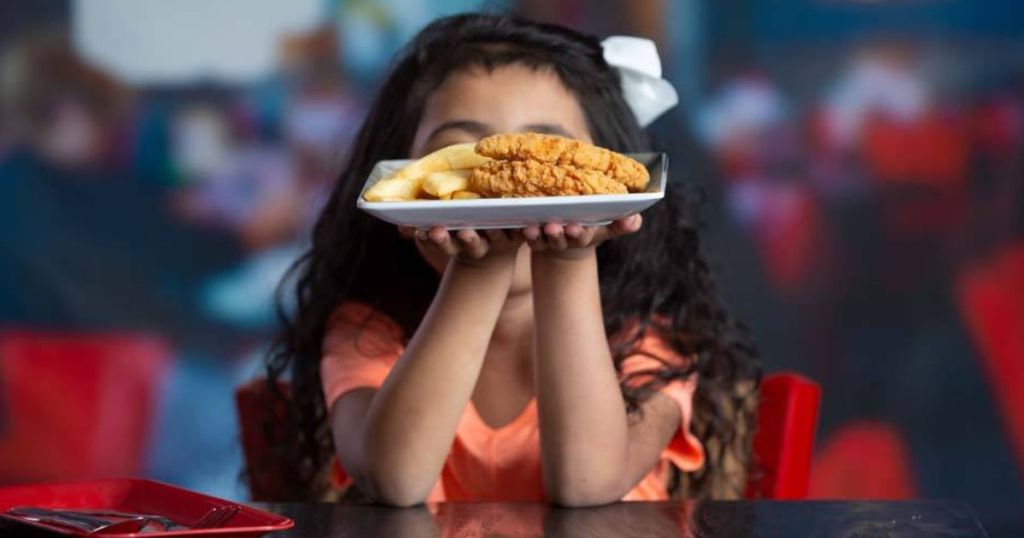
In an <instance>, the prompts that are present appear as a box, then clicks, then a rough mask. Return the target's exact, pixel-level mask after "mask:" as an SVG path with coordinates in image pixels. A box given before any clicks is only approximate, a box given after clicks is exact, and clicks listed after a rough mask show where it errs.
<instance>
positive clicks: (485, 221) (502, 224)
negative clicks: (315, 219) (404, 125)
mask: <svg viewBox="0 0 1024 538" xmlns="http://www.w3.org/2000/svg"><path fill="white" fill-rule="evenodd" d="M627 155H628V156H629V157H632V158H634V159H636V160H637V161H639V162H640V163H642V164H644V165H645V166H647V171H648V172H650V174H651V181H650V183H648V185H647V190H645V191H644V192H637V193H630V194H589V195H581V196H545V197H537V198H480V199H473V200H414V201H410V202H367V201H366V200H364V199H363V195H362V193H360V194H359V202H358V203H357V204H356V205H357V206H358V207H359V209H362V210H363V211H366V212H367V213H369V214H371V215H373V216H375V217H377V218H379V219H381V220H384V221H387V222H390V223H392V224H399V225H402V226H413V227H416V228H429V227H432V226H441V227H443V228H448V229H449V230H458V229H462V228H476V229H487V228H523V227H525V226H529V225H532V224H543V223H545V222H559V223H564V224H569V223H577V224H588V225H604V224H608V223H609V222H611V221H613V220H615V219H618V218H622V217H625V216H628V215H631V214H633V213H639V212H641V211H643V210H644V209H647V208H648V207H650V206H652V205H654V204H655V203H657V202H658V201H659V200H661V199H662V198H664V197H665V183H666V182H667V181H668V155H666V154H664V153H628V154H627ZM411 162H413V161H410V160H396V161H381V162H379V163H377V165H376V166H374V167H373V171H372V172H371V173H370V177H369V178H367V180H366V184H365V185H363V191H362V192H366V189H367V188H369V187H370V186H372V185H373V184H374V183H376V182H377V181H379V180H380V179H381V178H382V177H385V176H387V175H388V174H391V173H392V172H394V171H395V170H398V169H399V168H402V167H403V166H405V165H407V164H409V163H411Z"/></svg>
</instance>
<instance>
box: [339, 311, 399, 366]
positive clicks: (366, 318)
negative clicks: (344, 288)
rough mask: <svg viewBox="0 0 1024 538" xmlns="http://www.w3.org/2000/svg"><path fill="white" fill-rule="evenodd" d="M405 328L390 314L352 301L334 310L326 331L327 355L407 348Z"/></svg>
mask: <svg viewBox="0 0 1024 538" xmlns="http://www.w3.org/2000/svg"><path fill="white" fill-rule="evenodd" d="M404 343H405V336H404V331H403V330H402V328H401V326H399V325H398V323H397V322H395V320H393V319H392V318H391V317H390V316H388V315H387V314H385V313H383V312H381V311H380V310H377V309H375V308H373V307H371V306H369V305H367V304H364V303H360V302H355V301H348V302H344V303H342V304H340V305H339V306H338V307H337V308H335V309H334V312H333V313H332V314H331V316H330V318H328V320H327V326H326V328H325V331H324V352H325V354H326V353H329V352H330V351H331V350H333V349H339V348H341V349H350V348H352V347H353V346H354V347H355V348H357V349H359V350H363V351H365V350H368V349H369V350H375V351H376V352H375V353H373V354H378V353H379V352H381V350H387V351H388V352H392V351H394V349H395V348H400V347H402V346H404Z"/></svg>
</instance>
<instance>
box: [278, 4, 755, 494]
mask: <svg viewBox="0 0 1024 538" xmlns="http://www.w3.org/2000/svg"><path fill="white" fill-rule="evenodd" d="M509 64H518V65H525V66H528V67H531V68H536V69H550V70H551V71H553V72H554V73H555V74H557V76H558V77H559V78H560V79H561V81H562V83H563V84H565V86H566V87H567V88H568V89H569V90H571V91H572V93H573V94H574V95H575V96H576V98H577V99H578V100H579V103H580V104H581V106H582V109H583V110H584V112H585V114H586V119H587V122H588V127H589V129H590V132H591V134H592V137H593V140H594V143H595V144H597V145H599V146H603V147H607V148H611V149H614V150H617V151H621V152H640V151H647V150H648V141H647V137H646V136H645V134H644V132H643V131H642V130H641V128H640V126H639V125H638V124H637V121H636V119H635V118H634V116H633V115H632V112H631V111H630V109H629V107H628V106H627V104H626V102H625V101H624V99H623V95H622V91H621V89H620V80H619V75H618V73H617V71H615V70H614V69H612V68H610V67H609V65H608V64H607V63H606V62H605V60H604V59H603V56H602V49H601V45H600V42H599V41H598V40H597V39H596V38H595V37H592V36H589V35H584V34H581V33H578V32H575V31H573V30H570V29H567V28H564V27H561V26H556V25H550V24H539V23H534V22H530V21H525V20H520V19H516V18H512V17H507V16H498V15H482V14H467V15H458V16H454V17H448V18H444V19H439V20H437V21H435V22H433V23H432V24H430V25H429V26H427V27H426V28H425V29H423V30H422V31H421V32H420V33H419V35H417V36H416V37H415V38H414V39H413V40H412V41H411V42H410V43H409V45H408V46H407V47H406V48H405V49H404V50H403V51H402V52H401V53H400V54H399V56H398V58H397V60H396V61H395V63H394V64H393V67H392V69H391V71H390V73H389V74H388V75H387V77H386V78H385V79H384V81H383V84H382V86H381V87H380V90H379V92H378V94H377V97H376V99H375V101H374V102H373V104H372V106H371V108H370V110H369V114H368V115H367V117H366V119H365V121H364V123H363V125H362V128H361V129H360V131H359V134H358V137H357V138H356V141H355V144H354V147H353V148H352V151H351V153H350V157H349V160H348V162H347V165H346V166H345V168H344V170H343V171H342V172H341V175H340V177H339V178H338V181H337V183H336V184H335V186H334V189H333V192H332V193H331V195H330V199H329V200H328V202H327V204H326V206H325V208H324V210H323V213H322V214H321V215H320V218H319V220H318V221H317V223H316V227H315V229H314V232H313V238H312V245H311V246H310V248H309V249H308V250H307V251H306V252H305V254H304V255H303V256H302V257H301V259H300V260H299V261H298V262H296V265H295V266H294V267H293V269H292V271H293V273H294V274H293V276H294V277H296V278H295V280H294V282H295V289H294V293H295V298H296V303H297V307H296V310H295V312H294V314H293V315H290V316H286V315H283V316H282V317H283V323H284V328H283V331H282V332H281V335H280V337H279V339H278V340H277V342H276V345H275V346H274V348H273V349H272V351H271V353H270V355H269V358H268V362H267V374H268V382H269V387H270V390H276V387H277V386H278V382H279V381H280V380H283V379H284V378H286V377H290V383H291V387H290V389H291V390H290V391H289V392H290V395H289V397H288V398H287V408H288V413H287V418H286V420H284V421H276V422H275V423H274V424H273V425H272V426H273V428H274V430H275V434H274V435H273V438H274V439H276V440H278V441H277V442H279V441H280V440H284V441H286V442H284V443H283V444H281V445H280V446H279V447H278V448H279V450H280V453H279V454H278V458H280V459H279V461H278V462H276V463H277V464H280V466H281V467H283V468H284V469H285V471H286V472H285V473H284V474H285V475H286V487H287V489H288V491H286V492H282V497H284V498H290V499H293V500H298V499H316V498H322V497H323V496H324V493H325V488H326V487H327V481H326V479H325V472H324V470H325V469H326V468H328V467H329V465H328V464H329V462H330V461H331V458H332V456H333V445H332V441H331V435H330V432H329V426H328V424H327V420H326V418H327V413H328V410H327V408H326V406H325V402H324V396H323V391H322V389H321V380H320V368H319V365H320V359H321V344H322V342H323V339H324V335H325V331H326V324H327V320H328V318H329V316H330V315H331V314H332V312H333V311H334V310H335V309H336V308H337V307H338V306H339V305H341V304H342V303H345V302H349V301H355V302H360V303H364V304H366V305H369V306H371V307H373V308H374V309H376V310H377V311H379V312H381V313H384V314H386V315H387V316H389V317H390V318H392V319H393V320H394V321H396V322H397V323H398V324H399V325H400V326H401V327H402V328H403V329H404V333H405V335H406V336H407V337H411V335H412V334H413V333H414V332H415V330H416V327H417V326H418V324H419V323H420V320H421V319H422V317H423V316H424V313H425V312H426V310H427V307H428V305H429V304H430V302H431V300H432V298H433V296H434V294H435V292H436V290H437V286H438V282H439V277H438V275H437V273H436V272H435V271H434V270H433V269H431V268H430V267H429V266H428V265H427V263H426V262H425V261H424V260H423V259H422V258H421V256H420V255H419V253H418V251H417V250H416V248H415V246H414V245H413V244H412V242H411V241H408V240H405V239H403V238H402V237H400V236H399V233H398V231H397V229H396V228H395V226H393V225H390V224H387V223H385V222H382V221H380V220H377V219H375V218H372V217H370V216H369V215H367V214H366V213H363V212H361V211H357V210H356V201H357V198H358V196H359V193H360V188H361V186H362V181H363V179H364V178H365V177H366V176H367V175H368V174H369V172H370V170H371V168H372V167H373V165H374V163H376V162H377V161H379V160H382V159H395V158H406V157H408V155H409V152H410V147H411V145H412V140H413V135H414V132H415V129H416V127H417V124H418V123H419V120H420V118H421V116H422V113H423V108H424V103H425V101H426V99H427V97H428V95H430V93H431V92H433V91H434V90H435V89H436V88H437V87H438V86H439V85H440V84H441V83H442V82H444V80H445V79H446V78H447V77H449V76H450V75H451V74H452V73H455V72H458V71H460V70H465V69H467V68H470V67H482V68H484V69H487V70H492V69H494V68H497V67H500V66H503V65H509ZM684 193H685V189H684V188H683V187H682V186H681V185H680V184H679V183H678V182H675V181H673V182H670V185H669V186H668V188H667V191H666V195H665V200H664V201H663V202H661V203H659V204H656V205H655V206H654V207H652V208H651V209H649V210H647V211H646V212H645V213H644V214H643V217H644V226H643V227H642V229H641V231H640V232H638V233H636V234H633V235H631V236H628V237H623V238H619V239H616V240H614V241H611V242H608V243H605V244H604V245H602V246H600V247H599V248H598V251H597V252H598V263H599V268H600V286H601V302H602V307H603V313H604V319H605V326H606V330H607V334H609V335H621V334H623V333H624V331H627V329H629V328H631V327H636V326H637V324H639V327H640V328H641V329H650V330H654V331H656V332H657V333H658V334H659V335H660V336H661V337H662V338H663V339H664V341H665V342H667V343H668V344H669V345H670V346H671V347H672V348H673V349H674V350H675V351H677V352H678V353H679V354H680V355H681V356H690V357H696V358H697V360H696V361H692V363H691V364H690V365H688V366H687V367H685V368H682V367H675V368H673V367H668V366H666V367H665V368H664V369H663V370H662V371H660V372H659V373H658V374H657V375H656V376H654V377H653V378H652V379H649V380H647V382H646V383H644V384H643V385H642V386H633V385H632V384H630V386H627V384H626V383H624V384H623V385H622V391H623V396H624V399H625V401H626V402H627V405H628V407H629V409H630V410H631V411H632V412H635V411H636V410H637V409H638V405H639V403H641V402H642V401H643V400H644V399H645V398H647V397H649V396H650V395H651V394H652V393H653V392H654V391H656V390H657V389H658V388H659V387H660V386H661V385H662V384H664V383H667V382H670V381H671V380H674V379H679V378H681V377H684V376H687V375H690V374H691V373H693V372H697V374H698V375H699V379H700V382H699V383H698V388H697V392H696V396H695V407H694V408H695V411H694V418H693V428H694V432H695V434H696V435H697V436H698V437H699V438H700V439H701V440H702V441H703V443H704V445H705V448H706V449H707V453H708V458H707V465H705V467H704V468H703V469H702V470H700V471H697V472H695V473H689V474H685V475H682V474H680V473H678V471H677V473H676V478H675V479H674V480H673V483H672V484H671V485H670V487H671V489H672V491H673V493H674V495H676V496H680V495H685V496H704V497H716V498H735V497H738V496H740V495H741V494H742V490H743V487H744V483H745V476H746V470H747V466H748V461H749V454H750V441H751V437H752V434H753V424H754V409H755V403H756V398H757V388H758V384H759V382H760V365H759V361H758V358H757V355H756V352H755V350H754V348H753V346H752V345H751V344H750V343H749V341H748V337H747V333H746V331H745V330H744V329H743V328H742V327H741V326H740V325H739V324H738V323H737V322H736V321H734V320H733V319H732V318H731V317H730V316H729V314H728V313H727V312H726V309H725V307H724V306H723V304H722V301H721V300H720V298H719V296H718V294H717V292H716V289H715V284H714V282H713V280H712V277H711V273H710V270H709V267H708V263H707V262H706V261H705V259H704V257H703V256H702V254H701V251H700V245H699V239H698V233H697V227H698V226H697V224H698V223H697V220H696V217H695V215H694V213H693V212H692V211H691V209H690V206H689V205H688V203H687V196H686V195H685V194H684ZM628 332H629V333H630V334H632V335H633V336H632V337H626V338H619V339H615V340H614V341H615V342H616V343H615V344H614V345H613V349H612V354H613V357H614V360H615V362H616V365H617V366H618V365H619V364H620V363H621V361H622V360H623V359H624V358H625V357H626V356H627V355H628V354H629V353H630V351H631V349H632V348H633V346H634V345H635V344H636V340H637V338H638V337H639V334H640V333H639V332H636V331H632V330H629V331H628ZM283 397H284V396H283V395H282V398H283ZM279 403H282V404H283V402H279ZM282 422H283V423H282Z"/></svg>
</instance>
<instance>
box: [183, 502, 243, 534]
mask: <svg viewBox="0 0 1024 538" xmlns="http://www.w3.org/2000/svg"><path fill="white" fill-rule="evenodd" d="M239 510H240V508H239V507H238V506H217V507H215V508H212V509H210V511H209V512H207V513H206V514H204V515H203V517H201V518H199V521H197V522H196V524H195V525H192V528H193V529H215V528H217V527H221V526H223V525H224V524H225V523H227V521H228V520H229V519H231V518H232V517H234V516H235V514H237V513H238V511H239Z"/></svg>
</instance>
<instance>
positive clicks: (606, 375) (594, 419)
mask: <svg viewBox="0 0 1024 538" xmlns="http://www.w3.org/2000/svg"><path fill="white" fill-rule="evenodd" d="M639 225H640V223H639V219H638V218H634V219H632V220H628V219H627V220H624V221H619V222H617V223H616V224H614V225H613V226H612V228H611V229H610V234H611V235H615V234H616V233H630V232H631V231H635V230H636V229H637V228H639ZM595 233H597V232H595V231H594V229H583V228H581V227H579V226H572V225H570V226H567V227H565V228H564V229H563V228H562V227H561V226H554V225H548V226H547V227H545V229H544V231H543V237H537V235H538V234H537V231H536V230H528V231H527V232H526V237H527V240H528V241H530V243H531V247H533V248H534V252H533V255H532V262H531V263H532V273H533V301H534V322H535V324H536V327H535V334H536V353H535V361H536V363H535V366H534V372H535V375H536V389H537V404H538V409H539V412H540V438H541V454H542V461H543V468H544V480H545V486H546V488H547V493H548V495H549V496H550V498H551V499H552V500H553V501H555V502H557V503H559V504H565V505H571V506H581V505H596V504H605V503H609V502H613V501H617V500H619V499H621V498H622V496H623V495H625V494H626V493H627V492H628V491H629V490H630V489H632V487H633V486H634V485H635V484H636V483H637V482H639V481H640V479H642V478H643V476H644V475H645V474H647V473H648V472H649V471H650V470H651V468H652V467H653V466H654V464H655V463H656V462H657V460H658V456H659V454H660V453H661V450H662V448H664V447H665V446H666V445H667V444H668V441H669V440H670V439H671V437H672V435H673V433H675V430H676V429H677V428H678V427H679V421H680V417H679V409H678V407H677V406H676V405H675V404H673V403H672V402H671V400H670V399H668V398H667V397H664V396H661V395H655V397H652V398H651V399H649V400H648V401H647V402H646V403H645V404H644V405H643V409H642V411H643V413H642V414H641V415H640V416H641V417H642V419H641V420H638V421H633V422H634V423H633V424H630V422H629V421H627V416H626V406H625V402H624V401H623V398H622V393H621V390H620V388H619V380H618V375H617V373H616V371H615V367H614V365H613V363H612V357H611V352H610V350H609V348H608V339H607V336H606V335H605V332H604V321H603V317H602V313H601V298H600V292H599V286H598V275H597V257H596V255H595V252H594V246H593V244H594V243H595V242H596V241H595V237H594V236H595ZM567 236H568V237H567Z"/></svg>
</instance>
